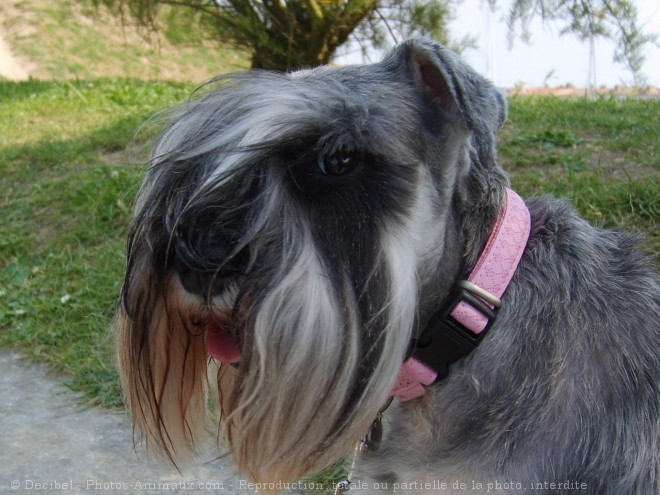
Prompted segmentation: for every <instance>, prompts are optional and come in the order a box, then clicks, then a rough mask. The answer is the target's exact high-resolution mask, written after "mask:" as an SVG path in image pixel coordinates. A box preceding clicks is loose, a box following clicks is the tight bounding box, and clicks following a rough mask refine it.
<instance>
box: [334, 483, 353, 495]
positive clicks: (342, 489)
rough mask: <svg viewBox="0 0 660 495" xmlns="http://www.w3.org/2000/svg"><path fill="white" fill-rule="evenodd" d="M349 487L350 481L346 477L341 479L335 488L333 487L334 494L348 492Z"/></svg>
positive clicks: (340, 494) (339, 494) (338, 494)
mask: <svg viewBox="0 0 660 495" xmlns="http://www.w3.org/2000/svg"><path fill="white" fill-rule="evenodd" d="M350 487H351V482H350V480H348V479H345V480H341V481H340V482H339V483H337V488H335V495H342V494H343V493H346V492H348V490H349V488H350Z"/></svg>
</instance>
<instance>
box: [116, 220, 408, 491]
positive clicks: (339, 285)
mask: <svg viewBox="0 0 660 495" xmlns="http://www.w3.org/2000/svg"><path fill="white" fill-rule="evenodd" d="M409 235H410V233H409V232H407V231H405V229H400V230H397V229H388V233H385V234H383V236H384V238H383V239H381V245H382V248H381V251H380V252H379V253H378V254H377V256H375V261H374V262H373V266H371V267H369V268H368V269H367V270H365V272H366V273H368V277H367V280H366V282H364V284H363V286H362V287H359V288H356V287H355V286H354V283H353V282H352V281H351V280H350V277H349V276H348V275H347V274H340V276H337V275H336V274H335V275H333V274H331V273H329V271H328V269H327V267H325V266H324V265H323V262H322V257H321V256H320V254H319V252H318V250H317V248H316V247H315V244H314V242H313V241H312V240H311V234H309V235H308V236H307V237H306V238H303V239H302V240H301V242H298V243H297V246H299V247H298V248H297V250H296V251H295V252H289V253H288V256H287V258H286V261H285V262H284V263H283V264H282V266H280V267H279V268H278V269H277V271H276V273H274V274H273V276H272V277H271V278H270V280H271V283H270V285H269V286H267V287H259V286H255V287H253V288H248V289H247V290H246V291H245V293H244V294H243V295H242V296H241V297H240V298H239V300H238V302H237V303H236V306H235V307H234V308H232V309H231V310H229V308H217V307H213V305H212V304H210V306H209V304H206V303H205V304H202V303H200V302H199V301H196V300H194V298H193V297H192V296H190V295H188V294H186V293H185V292H184V291H183V289H182V288H181V287H180V286H178V284H177V277H176V275H172V276H171V277H170V278H169V279H168V281H167V282H165V283H164V284H159V283H158V282H157V277H155V276H154V275H153V274H150V272H149V269H148V268H146V267H147V266H149V265H148V264H149V260H148V259H147V257H145V259H144V260H142V262H140V260H134V261H136V263H135V264H134V266H133V267H132V268H133V270H134V271H136V273H139V274H141V277H135V276H134V277H132V279H131V280H129V281H128V284H127V288H125V304H124V308H123V309H122V310H121V311H120V313H119V317H118V321H117V329H118V339H119V342H118V344H119V345H118V349H119V364H120V372H121V377H122V384H123V387H124V390H125V391H126V399H127V403H128V405H129V408H130V410H131V413H132V415H133V417H134V420H135V422H136V425H137V427H138V429H139V431H140V432H141V433H142V434H143V435H144V436H145V437H146V439H147V442H148V443H150V444H151V446H152V447H154V448H155V450H156V451H160V452H162V453H164V454H165V455H166V456H167V457H168V458H169V459H170V460H171V461H172V462H174V463H177V462H180V461H182V460H184V461H185V460H186V458H187V457H189V455H190V454H191V453H193V452H194V450H195V446H196V445H198V443H199V442H200V440H201V437H202V435H203V433H204V430H205V428H204V426H205V425H206V424H207V420H206V417H207V414H206V380H205V376H206V365H207V360H208V355H207V349H206V346H205V332H206V328H205V324H206V323H208V321H209V318H212V315H214V314H217V313H218V311H220V312H224V314H225V315H228V314H229V315H232V317H233V321H232V325H231V326H232V330H233V331H234V332H236V333H237V335H240V336H241V340H242V341H243V342H242V347H243V352H242V356H241V361H240V364H239V365H238V367H237V368H232V367H228V366H222V367H221V371H220V373H219V380H218V386H219V391H220V402H221V410H222V416H223V418H224V421H223V423H224V425H225V427H226V430H227V437H228V439H229V442H230V448H231V452H232V455H233V457H234V459H235V461H236V464H237V466H238V468H239V470H240V471H242V472H244V473H247V474H248V475H249V476H251V477H252V478H253V479H255V480H259V481H262V482H268V481H270V482H272V481H280V480H281V481H288V480H293V479H297V478H299V477H301V476H302V475H304V474H305V473H307V472H309V471H311V470H315V469H319V468H322V467H324V466H326V465H327V464H329V463H331V462H335V461H336V460H338V459H340V458H341V457H342V456H344V455H346V454H347V453H348V452H349V451H350V450H351V449H352V448H353V447H354V445H355V443H356V442H357V441H358V440H359V438H360V437H361V436H362V435H363V434H364V433H365V432H366V430H367V429H368V427H369V425H370V423H371V422H372V421H373V419H374V418H375V416H376V415H377V413H378V411H379V409H380V408H381V407H382V405H383V404H384V402H385V401H386V400H387V398H388V395H389V393H390V391H391V389H392V387H393V385H394V382H395V380H396V376H397V373H398V371H399V367H400V364H401V361H402V359H403V356H404V354H405V352H406V349H407V346H408V343H409V339H410V336H411V332H412V327H413V322H414V321H415V316H416V315H415V308H416V307H417V304H416V303H417V290H418V287H417V285H418V284H417V280H416V276H415V264H416V258H417V253H415V252H413V250H412V248H410V247H409V246H410V243H409V242H407V237H408V236H409ZM136 265H141V266H139V268H141V270H140V269H137V268H138V267H137V266H136ZM136 269H137V270H136ZM150 293H151V294H157V295H156V296H154V297H153V301H151V302H150V301H148V300H141V301H138V300H139V299H140V297H141V296H142V297H143V296H144V295H145V294H150ZM374 294H375V295H374ZM127 301H128V304H127ZM131 304H132V305H133V306H132V307H131ZM129 315H130V316H129ZM205 322H206V323H205Z"/></svg>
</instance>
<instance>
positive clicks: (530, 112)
mask: <svg viewBox="0 0 660 495" xmlns="http://www.w3.org/2000/svg"><path fill="white" fill-rule="evenodd" d="M192 89H193V87H192V86H191V85H189V84H184V83H173V82H142V81H137V80H131V79H95V80H90V81H63V82H62V81H60V82H44V81H36V80H30V81H26V82H21V83H11V82H2V81H0V106H1V107H2V116H3V118H2V119H1V120H0V172H1V173H0V218H1V219H2V221H1V223H0V346H3V347H5V348H12V349H15V350H18V351H19V352H21V353H22V354H23V355H25V356H28V357H30V358H32V359H35V360H38V361H41V362H45V363H47V364H49V365H50V366H51V367H52V368H53V369H54V370H55V371H56V372H59V373H63V374H65V375H66V376H68V377H69V381H68V383H69V386H70V387H71V388H72V389H74V390H76V391H79V392H81V393H82V394H83V396H84V397H86V399H87V401H88V403H89V404H95V405H100V406H104V407H121V398H120V392H119V387H118V380H117V374H116V371H115V369H114V366H113V349H112V341H111V339H110V337H109V328H110V326H111V322H112V317H113V314H114V311H115V307H116V301H117V296H118V294H119V290H120V285H121V282H122V271H123V268H124V238H125V235H126V229H127V224H128V221H129V216H130V205H131V203H132V200H133V197H134V195H135V193H136V190H137V187H138V184H139V182H140V178H141V176H142V173H143V170H142V169H141V168H140V167H139V166H135V165H129V164H127V163H125V162H124V161H122V160H121V159H117V157H118V156H120V152H121V150H123V149H124V148H125V147H126V145H127V144H128V143H131V141H132V140H133V138H134V136H135V132H136V129H137V128H138V127H139V125H140V124H141V123H142V122H143V121H145V120H146V119H147V118H148V117H149V116H150V115H151V114H152V113H154V112H155V111H157V110H159V109H161V108H164V107H167V106H170V105H172V104H174V103H176V102H179V101H182V100H184V99H185V98H187V97H188V95H189V94H190V92H191V91H192ZM659 115H660V101H657V100H648V101H638V100H614V99H605V98H604V99H599V100H591V101H590V100H564V99H556V98H552V97H538V98H514V99H513V100H512V101H511V108H510V121H509V122H508V123H507V124H506V126H505V127H504V129H503V131H502V133H501V143H500V150H501V151H500V158H501V161H502V162H503V164H504V165H505V167H506V168H507V169H509V170H510V171H511V175H512V180H513V184H514V187H515V188H516V189H518V190H519V191H520V192H521V193H522V194H523V195H524V196H529V195H532V194H541V193H548V192H549V193H553V194H557V195H560V196H566V197H568V198H570V199H571V200H572V201H573V202H574V204H575V205H576V206H577V208H578V209H579V210H580V211H581V213H582V214H584V215H585V216H586V217H587V218H588V219H590V220H591V221H593V222H595V223H597V224H600V225H604V226H607V227H625V228H628V229H631V230H633V231H637V232H640V233H644V234H646V235H647V236H648V237H647V241H646V244H645V245H646V247H647V248H648V249H649V251H650V252H651V253H652V255H653V256H655V258H656V260H658V259H659V254H660V238H659V237H658V218H660V214H659V213H660V212H659V204H660V201H659V199H660V183H659V180H660V179H659V176H660V174H659V173H658V171H659V170H660V158H659V156H658V149H657V146H658V143H657V137H658V136H659V135H660V119H659V118H658V116H659ZM335 478H336V476H335V475H334V474H333V475H329V476H327V477H325V478H322V479H326V480H327V479H335Z"/></svg>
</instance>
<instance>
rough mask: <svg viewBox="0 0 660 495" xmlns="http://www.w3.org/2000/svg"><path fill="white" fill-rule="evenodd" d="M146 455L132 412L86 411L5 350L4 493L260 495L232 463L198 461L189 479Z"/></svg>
mask: <svg viewBox="0 0 660 495" xmlns="http://www.w3.org/2000/svg"><path fill="white" fill-rule="evenodd" d="M213 452H214V451H213V450H211V449H209V452H208V454H207V455H206V456H204V457H205V459H206V460H208V459H213V455H214V454H213ZM148 457H149V456H148V455H147V454H146V453H145V451H144V450H141V449H138V450H137V452H136V451H134V450H133V438H132V431H131V425H130V423H129V420H128V418H127V417H126V415H124V414H119V413H112V412H107V411H104V410H99V409H96V408H87V409H81V407H80V401H79V399H78V397H76V395H75V394H73V393H72V392H71V391H70V390H69V389H68V388H67V387H65V386H64V385H62V383H61V382H58V380H57V379H54V378H53V377H52V376H51V375H49V374H48V370H47V369H46V368H45V367H43V366H39V365H33V364H27V363H25V362H24V361H22V360H21V359H20V358H19V357H18V356H16V355H15V354H12V353H9V352H7V351H3V350H0V494H1V495H5V494H24V493H44V494H60V493H61V494H64V493H90V494H91V493H95V494H99V493H106V494H124V493H126V494H133V493H136V494H137V493H139V494H143V495H147V494H157V493H159V494H160V493H167V494H186V495H193V494H209V493H223V494H228V495H232V494H240V495H248V494H251V493H254V489H251V487H250V486H249V485H248V484H247V482H246V481H244V480H241V479H240V478H239V477H238V476H236V475H235V474H234V470H233V469H232V468H231V467H230V466H228V464H227V462H226V461H223V460H214V461H211V462H209V463H207V464H203V463H200V465H197V466H193V468H192V469H191V470H190V471H189V472H187V473H186V475H185V477H184V476H181V475H179V474H178V473H177V472H176V471H174V470H173V469H170V468H169V467H164V466H159V465H158V464H157V463H156V462H155V461H153V460H151V461H150V460H149V458H148Z"/></svg>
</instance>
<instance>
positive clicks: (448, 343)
mask: <svg viewBox="0 0 660 495" xmlns="http://www.w3.org/2000/svg"><path fill="white" fill-rule="evenodd" d="M461 303H464V304H467V305H469V306H470V307H471V308H473V309H474V310H476V311H478V312H479V313H480V314H482V315H483V316H484V318H486V320H487V324H486V326H485V328H484V329H483V330H482V331H481V332H480V333H478V334H475V333H474V332H473V331H471V330H469V329H468V328H466V327H465V326H464V325H463V324H462V323H461V322H459V321H458V320H456V319H454V317H453V316H452V312H453V311H454V310H455V309H456V307H457V306H458V305H459V304H461ZM500 306H501V303H500V301H499V298H497V297H496V296H493V295H492V294H490V293H489V292H487V291H485V290H484V289H482V288H480V287H478V286H475V285H474V284H472V283H470V282H467V281H461V282H459V283H458V284H457V285H456V288H455V289H454V291H453V292H452V294H451V296H450V297H449V300H448V303H447V304H446V305H445V306H444V307H443V308H442V309H441V310H440V311H438V312H437V313H435V314H434V315H433V317H431V320H430V321H429V324H428V325H427V326H426V328H425V329H424V330H423V331H422V333H421V335H420V336H419V337H418V338H417V339H416V340H415V341H414V342H413V350H412V357H414V358H415V359H417V360H419V361H421V362H423V363H424V364H425V365H427V366H429V367H430V368H432V369H433V370H435V371H436V372H437V373H438V376H437V378H436V381H437V380H439V379H441V378H444V377H446V376H447V374H448V372H449V365H450V364H451V363H453V362H455V361H458V360H459V359H461V358H462V357H464V356H467V355H468V354H470V352H472V351H473V350H474V348H475V347H477V345H479V342H481V340H482V339H483V337H484V335H485V334H486V333H487V331H488V329H489V328H490V326H491V325H492V323H493V322H494V321H495V318H496V317H497V313H498V311H499V308H500Z"/></svg>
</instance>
